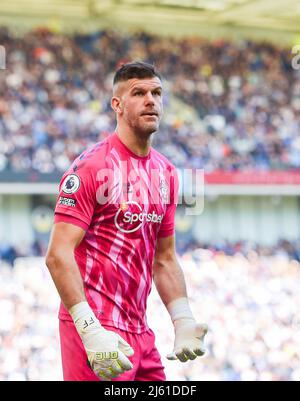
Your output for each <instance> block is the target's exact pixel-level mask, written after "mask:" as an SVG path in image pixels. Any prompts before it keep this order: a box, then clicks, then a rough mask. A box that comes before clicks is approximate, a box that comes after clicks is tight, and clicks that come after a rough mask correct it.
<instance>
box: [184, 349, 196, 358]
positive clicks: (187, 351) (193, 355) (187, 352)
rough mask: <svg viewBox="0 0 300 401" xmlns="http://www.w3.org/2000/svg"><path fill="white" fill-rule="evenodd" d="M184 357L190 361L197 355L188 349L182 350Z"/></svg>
mask: <svg viewBox="0 0 300 401" xmlns="http://www.w3.org/2000/svg"><path fill="white" fill-rule="evenodd" d="M183 351H184V354H185V356H186V357H187V358H188V359H190V360H191V361H192V360H194V359H196V358H197V355H196V354H195V353H194V352H193V351H192V350H190V349H188V348H183Z"/></svg>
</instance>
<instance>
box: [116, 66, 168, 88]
mask: <svg viewBox="0 0 300 401" xmlns="http://www.w3.org/2000/svg"><path fill="white" fill-rule="evenodd" d="M153 77H158V78H159V79H160V80H161V75H160V74H159V72H157V71H156V69H155V67H154V65H152V64H148V63H144V62H143V61H134V62H132V63H126V64H123V65H121V67H120V68H119V69H118V70H117V71H116V73H115V76H114V81H113V84H114V85H115V84H116V83H117V82H120V81H128V80H129V79H132V78H139V79H144V78H153Z"/></svg>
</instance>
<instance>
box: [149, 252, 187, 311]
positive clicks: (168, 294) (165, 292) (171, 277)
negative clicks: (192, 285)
mask: <svg viewBox="0 0 300 401" xmlns="http://www.w3.org/2000/svg"><path fill="white" fill-rule="evenodd" d="M153 280H154V283H155V286H156V288H157V291H158V293H159V295H160V297H161V299H162V301H163V303H164V304H165V305H166V306H167V305H168V304H170V302H172V301H174V300H175V299H178V298H182V297H187V291H186V284H185V278H184V275H183V272H182V270H181V267H180V265H179V263H178V261H177V259H176V258H170V259H166V260H163V261H159V262H156V263H155V266H154V276H153Z"/></svg>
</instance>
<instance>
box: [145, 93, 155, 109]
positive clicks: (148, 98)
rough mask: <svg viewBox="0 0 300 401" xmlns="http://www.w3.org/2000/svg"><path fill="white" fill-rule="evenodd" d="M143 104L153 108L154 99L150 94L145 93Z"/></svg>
mask: <svg viewBox="0 0 300 401" xmlns="http://www.w3.org/2000/svg"><path fill="white" fill-rule="evenodd" d="M145 103H146V104H147V105H150V104H151V105H152V106H154V97H153V95H152V93H151V92H147V93H146V96H145Z"/></svg>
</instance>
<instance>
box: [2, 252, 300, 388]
mask: <svg viewBox="0 0 300 401" xmlns="http://www.w3.org/2000/svg"><path fill="white" fill-rule="evenodd" d="M180 262H181V265H182V267H183V269H184V272H185V276H186V281H187V286H188V289H189V297H190V300H191V307H192V310H193V312H194V314H195V316H196V317H197V319H198V320H200V321H204V322H207V323H208V324H209V328H210V330H209V333H208V335H207V340H206V345H207V354H206V356H205V357H204V358H202V359H200V360H196V361H190V362H187V363H185V364H181V363H179V362H174V361H168V360H167V359H166V358H165V356H166V355H167V354H168V353H169V352H170V350H171V348H172V342H173V338H174V335H173V329H172V324H171V321H170V318H169V317H168V313H167V311H166V309H165V308H164V307H163V305H162V303H161V301H160V300H159V297H158V295H157V293H156V291H155V290H154V289H153V291H152V293H151V295H150V300H149V304H148V305H149V307H148V322H149V325H150V327H151V328H152V329H153V330H154V331H155V333H156V341H157V346H158V349H159V351H160V353H161V355H162V360H163V364H164V365H165V367H166V374H167V379H168V380H198V381H201V380H295V381H296V380H297V381H299V380H300V354H299V349H300V338H299V335H298V331H299V324H300V320H299V314H298V311H299V306H300V295H299V288H298V287H299V285H298V275H299V267H300V266H299V262H297V261H295V260H291V259H289V258H287V257H286V256H285V255H283V254H281V255H279V254H278V255H275V256H272V257H270V256H268V257H264V256H263V255H259V254H258V253H257V252H255V251H254V250H251V251H249V252H248V254H247V255H243V254H241V253H239V252H236V253H235V254H234V255H225V253H224V252H222V251H218V252H212V251H211V250H207V249H202V248H198V249H195V250H193V251H188V252H185V253H184V254H183V255H181V257H180ZM0 269H1V275H0V310H1V321H0V381H1V380H5V381H6V380H62V372H61V366H60V352H59V347H58V346H57V344H58V342H59V339H58V334H57V333H58V330H57V324H58V322H57V318H56V315H57V310H58V296H57V294H56V290H55V288H54V284H53V282H52V281H51V278H50V275H49V273H48V271H47V269H46V267H45V265H44V261H43V258H18V259H16V260H15V264H14V268H13V269H11V268H9V267H8V266H7V265H5V263H4V262H0ZM158 315H159V316H160V317H161V318H160V319H159V320H158V319H157V316H158Z"/></svg>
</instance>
